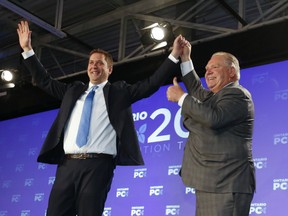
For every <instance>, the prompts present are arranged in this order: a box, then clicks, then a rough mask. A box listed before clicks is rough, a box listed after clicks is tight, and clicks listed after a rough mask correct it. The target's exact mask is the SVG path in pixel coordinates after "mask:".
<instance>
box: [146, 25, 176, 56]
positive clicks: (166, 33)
mask: <svg viewBox="0 0 288 216" xmlns="http://www.w3.org/2000/svg"><path fill="white" fill-rule="evenodd" d="M142 32H143V33H142V37H141V42H142V44H143V45H144V46H147V45H154V47H153V48H152V50H155V49H159V48H162V47H165V46H169V45H171V44H172V43H173V40H174V38H175V37H174V34H173V31H172V26H171V24H170V23H168V22H164V23H160V24H159V23H153V24H152V25H150V26H147V27H145V28H143V29H142Z"/></svg>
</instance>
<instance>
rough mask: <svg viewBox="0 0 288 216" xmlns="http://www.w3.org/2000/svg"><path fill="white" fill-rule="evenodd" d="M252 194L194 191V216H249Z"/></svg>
mask: <svg viewBox="0 0 288 216" xmlns="http://www.w3.org/2000/svg"><path fill="white" fill-rule="evenodd" d="M252 199H253V194H248V193H207V192H203V191H198V190H197V191H196V216H249V211H250V204H251V202H252Z"/></svg>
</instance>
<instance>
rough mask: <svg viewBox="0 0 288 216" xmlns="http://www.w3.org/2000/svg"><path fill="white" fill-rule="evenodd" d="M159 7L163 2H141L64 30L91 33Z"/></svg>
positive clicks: (181, 0)
mask: <svg viewBox="0 0 288 216" xmlns="http://www.w3.org/2000/svg"><path fill="white" fill-rule="evenodd" d="M183 1H184V0H178V1H175V0H166V1H165V4H168V3H170V4H171V3H173V4H179V3H181V2H183ZM158 7H163V1H155V0H145V1H140V2H137V3H134V4H131V5H128V6H125V7H123V8H120V9H118V10H115V11H112V12H110V13H106V14H104V15H102V16H99V17H96V18H94V19H91V20H89V21H85V22H84V23H83V22H80V23H77V24H75V25H72V26H69V27H67V28H65V29H64V30H65V31H66V32H68V33H69V34H71V35H75V34H77V33H79V32H85V31H89V30H90V29H94V28H97V27H99V26H107V24H111V22H116V21H117V22H119V21H120V19H121V17H126V16H128V15H129V14H135V13H136V14H137V13H144V12H145V11H150V10H155V8H158ZM144 9H145V11H144Z"/></svg>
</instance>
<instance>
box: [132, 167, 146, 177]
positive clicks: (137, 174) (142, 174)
mask: <svg viewBox="0 0 288 216" xmlns="http://www.w3.org/2000/svg"><path fill="white" fill-rule="evenodd" d="M146 176H147V168H141V169H134V175H133V178H144V177H146Z"/></svg>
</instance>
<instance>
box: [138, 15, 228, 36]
mask: <svg viewBox="0 0 288 216" xmlns="http://www.w3.org/2000/svg"><path fill="white" fill-rule="evenodd" d="M133 17H134V18H136V19H140V20H145V21H150V22H164V21H167V22H169V23H170V24H172V25H176V26H181V27H185V28H191V29H197V30H201V31H208V32H215V33H225V32H232V31H234V30H231V29H229V28H222V27H217V26H209V25H205V24H198V23H192V22H186V21H180V20H175V19H167V18H162V17H156V16H149V15H142V14H133Z"/></svg>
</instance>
